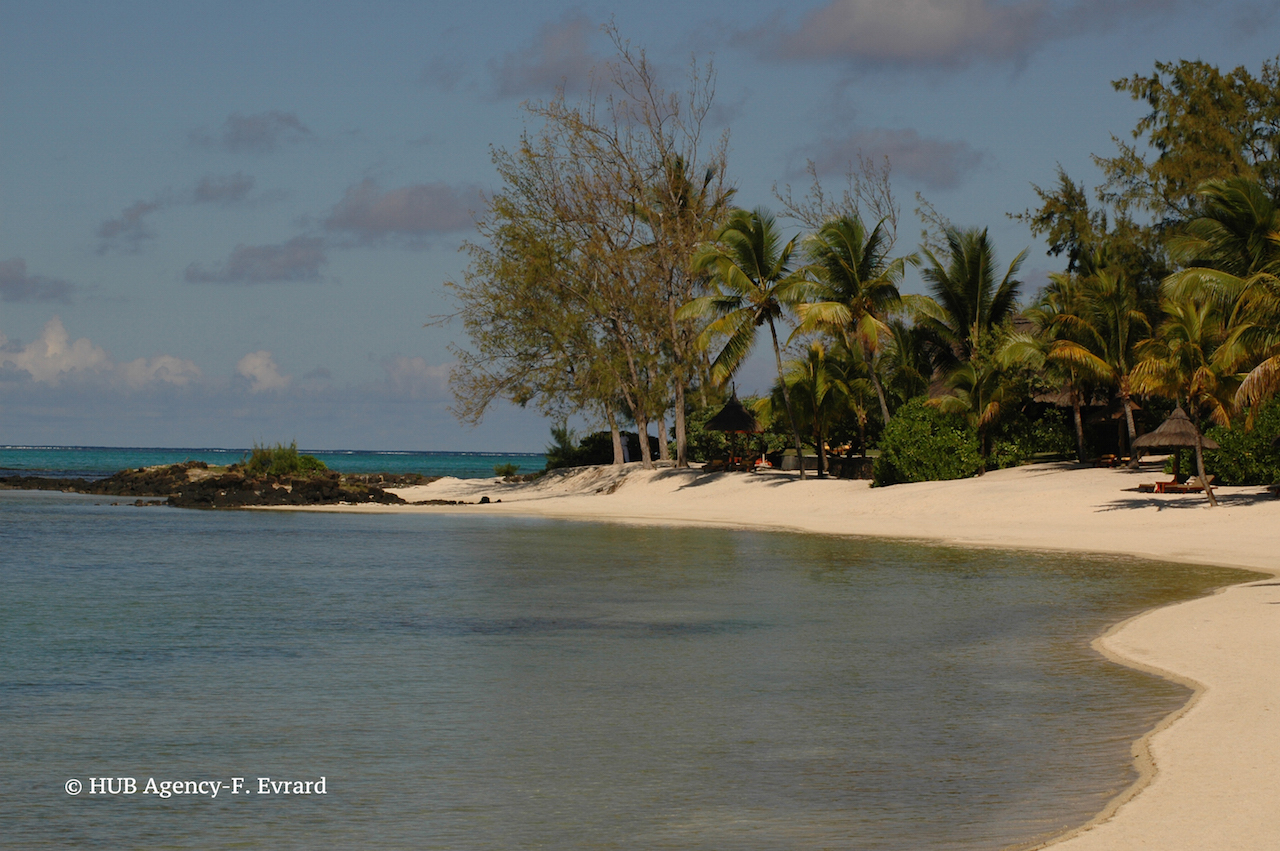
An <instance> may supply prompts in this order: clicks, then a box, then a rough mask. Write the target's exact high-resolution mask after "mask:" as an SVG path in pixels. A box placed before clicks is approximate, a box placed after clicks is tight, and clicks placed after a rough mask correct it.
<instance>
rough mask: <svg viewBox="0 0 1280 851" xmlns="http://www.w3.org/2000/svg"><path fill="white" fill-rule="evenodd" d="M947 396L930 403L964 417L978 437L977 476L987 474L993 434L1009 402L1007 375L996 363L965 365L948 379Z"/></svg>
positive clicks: (944, 410) (972, 362) (979, 362)
mask: <svg viewBox="0 0 1280 851" xmlns="http://www.w3.org/2000/svg"><path fill="white" fill-rule="evenodd" d="M947 387H948V388H949V389H950V390H951V394H950V395H948V396H939V397H937V398H935V399H930V400H929V401H928V402H926V403H925V404H928V405H932V406H933V407H935V408H937V409H938V410H940V411H942V412H943V413H947V414H962V415H963V416H964V418H965V419H966V420H968V421H969V425H971V426H972V427H973V429H974V431H976V432H977V433H978V447H979V453H980V456H981V462H980V465H979V467H978V475H979V476H981V475H982V474H983V473H985V472H986V471H987V458H988V457H989V456H990V455H991V430H992V429H993V428H994V427H995V426H996V424H997V423H999V422H1000V418H1001V417H1002V416H1003V415H1004V412H1005V408H1006V406H1007V403H1008V402H1009V400H1010V394H1009V384H1008V382H1006V381H1005V374H1004V373H1003V371H1002V370H1001V369H1000V368H999V367H998V366H997V365H996V364H994V363H991V362H987V361H984V360H975V361H966V362H965V363H962V364H960V365H959V366H957V367H956V368H955V369H954V370H952V372H951V374H950V375H948V376H947Z"/></svg>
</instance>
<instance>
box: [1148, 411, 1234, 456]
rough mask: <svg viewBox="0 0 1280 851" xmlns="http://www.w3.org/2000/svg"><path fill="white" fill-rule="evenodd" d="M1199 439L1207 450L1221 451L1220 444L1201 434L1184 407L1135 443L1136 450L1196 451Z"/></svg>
mask: <svg viewBox="0 0 1280 851" xmlns="http://www.w3.org/2000/svg"><path fill="white" fill-rule="evenodd" d="M1197 439H1198V440H1199V441H1200V446H1201V447H1203V448H1205V449H1220V448H1221V447H1220V446H1218V442H1217V441H1216V440H1214V439H1213V438H1211V437H1205V436H1203V435H1202V434H1200V430H1199V429H1197V428H1196V425H1195V423H1193V422H1191V418H1190V417H1188V416H1187V412H1186V411H1184V410H1182V406H1178V407H1177V408H1174V409H1173V413H1172V414H1170V415H1169V418H1168V419H1167V420H1165V421H1164V422H1162V423H1161V424H1160V427H1159V428H1157V429H1156V430H1155V431H1153V432H1151V433H1150V434H1144V435H1143V436H1142V437H1139V438H1138V439H1137V440H1135V441H1134V442H1133V448H1134V449H1195V447H1196V441H1197Z"/></svg>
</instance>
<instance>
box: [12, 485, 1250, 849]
mask: <svg viewBox="0 0 1280 851" xmlns="http://www.w3.org/2000/svg"><path fill="white" fill-rule="evenodd" d="M0 541H3V545H4V546H3V556H0V559H2V561H0V565H2V566H0V740H3V741H4V743H5V747H4V749H3V751H4V752H3V753H2V754H0V761H3V765H4V768H3V772H0V834H2V835H4V836H5V837H6V838H7V841H8V842H11V843H15V844H16V846H19V847H25V848H41V847H45V848H48V847H67V846H77V847H130V846H137V847H158V846H164V847H173V848H211V847H232V846H238V847H281V848H292V847H298V848H302V847H308V848H311V847H380V848H428V849H513V848H537V847H545V848H556V849H611V848H672V849H675V848H680V849H685V848H695V849H739V848H740V849H775V848H795V849H812V848H856V849H928V848H944V847H945V848H992V849H994V848H1000V847H1003V846H1005V845H1008V844H1010V843H1013V842H1018V841H1025V840H1028V839H1031V838H1034V837H1036V836H1039V835H1043V834H1045V833H1049V832H1053V831H1056V830H1059V829H1061V828H1064V827H1066V826H1069V825H1072V824H1076V823H1079V822H1082V821H1084V820H1086V819H1087V818H1088V817H1089V816H1090V815H1091V814H1093V813H1094V812H1096V811H1098V810H1099V809H1101V808H1102V806H1103V805H1104V804H1105V802H1106V800H1107V799H1108V798H1109V797H1111V796H1112V795H1114V794H1115V793H1116V792H1118V791H1120V790H1121V789H1123V788H1124V787H1125V786H1126V785H1127V784H1128V783H1130V782H1131V781H1132V779H1133V776H1132V769H1131V767H1130V762H1131V759H1130V756H1129V748H1130V745H1131V742H1132V741H1133V740H1134V739H1135V738H1137V737H1138V736H1140V735H1141V734H1142V732H1143V731H1144V730H1145V729H1148V728H1149V727H1151V726H1152V725H1153V724H1154V723H1155V722H1156V721H1157V720H1158V719H1159V718H1160V717H1161V716H1163V715H1164V714H1166V713H1168V712H1170V711H1172V710H1173V709H1175V708H1176V707H1177V706H1178V705H1180V703H1181V702H1182V701H1183V700H1185V698H1186V693H1185V691H1184V690H1183V689H1181V688H1179V687H1176V686H1173V685H1171V684H1168V683H1164V682H1162V681H1159V680H1155V679H1153V678H1151V677H1148V676H1146V675H1143V674H1139V673H1137V672H1133V671H1130V670H1127V669H1124V668H1120V667H1117V666H1115V665H1111V664H1108V663H1106V662H1104V661H1103V660H1101V658H1100V657H1098V656H1097V655H1096V654H1094V653H1093V652H1092V651H1091V650H1090V649H1089V646H1088V642H1089V640H1090V639H1091V638H1092V637H1093V636H1095V635H1097V634H1098V633H1099V632H1101V631H1102V630H1103V629H1104V628H1105V627H1106V625H1108V624H1109V623H1113V622H1115V621H1117V620H1119V619H1121V618H1123V617H1125V616H1127V615H1129V614H1132V613H1135V612H1137V611H1140V610H1141V609H1144V608H1147V607H1150V606H1153V605H1158V604H1161V603H1164V602H1168V601H1172V600H1175V599H1179V598H1185V597H1189V596H1194V595H1197V594H1200V593H1203V592H1204V591H1206V590H1207V589H1209V588H1211V587H1214V586H1217V585H1221V584H1225V583H1227V582H1231V581H1238V580H1239V579H1240V578H1242V575H1241V574H1240V573H1238V572H1234V571H1225V570H1210V569H1204V568H1191V567H1184V566H1179V565H1168V564H1151V563H1144V562H1137V561H1131V560H1123V559H1109V558H1093V557H1087V556H1063V555H1053V556H1037V555H1033V554H1026V553H1004V552H998V551H987V550H979V551H966V550H959V549H948V548H934V547H920V546H912V545H905V544H897V543H887V542H879V541H866V540H860V539H840V538H828V537H820V536H798V535H784V534H776V533H769V534H764V533H745V532H730V531H720V530H692V529H658V528H631V527H615V526H608V525H593V524H574V523H567V522H557V521H534V520H512V519H509V518H502V519H496V518H483V517H480V518H466V517H399V516H376V517H368V516H335V515H310V514H309V515H289V514H277V513H270V514H262V513H205V512H183V511H177V510H172V509H160V508H153V509H136V508H131V507H111V506H106V505H95V504H94V501H93V499H92V498H88V499H85V498H76V497H68V496H63V495H58V494H35V495H31V494H13V493H0ZM116 776H129V777H134V778H136V779H137V781H138V783H139V785H140V787H141V785H142V784H145V782H146V780H147V778H149V777H154V778H155V779H156V780H157V781H161V780H166V779H167V780H197V781H198V780H221V781H224V782H227V783H228V784H229V783H230V782H231V778H232V777H245V778H247V780H246V784H247V786H248V787H250V788H256V786H255V785H254V784H255V783H256V778H258V777H259V776H270V777H272V778H275V779H277V780H279V779H296V780H314V779H317V778H319V777H320V776H324V777H325V778H326V789H327V794H326V795H324V796H315V795H312V796H309V797H308V796H256V795H246V794H240V795H233V794H231V793H230V791H223V792H221V793H220V794H219V795H218V797H217V798H214V799H210V798H196V797H186V796H175V797H171V798H168V799H160V798H159V797H157V796H155V795H144V794H140V793H139V794H134V795H117V796H104V795H89V794H87V792H86V793H82V794H80V795H78V796H69V795H67V794H66V792H65V791H64V789H63V784H64V783H65V782H66V781H67V780H68V779H70V778H79V779H81V780H83V781H84V782H86V783H87V782H88V778H90V777H116Z"/></svg>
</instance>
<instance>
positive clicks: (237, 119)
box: [189, 110, 315, 154]
mask: <svg viewBox="0 0 1280 851" xmlns="http://www.w3.org/2000/svg"><path fill="white" fill-rule="evenodd" d="M314 135H315V134H313V133H312V132H311V129H310V128H309V127H307V126H306V125H305V124H303V123H302V121H301V120H300V119H299V118H298V116H297V115H295V114H294V113H292V112H280V111H279V110H271V111H269V112H258V113H254V114H253V115H241V114H239V113H232V114H231V115H229V116H227V120H226V121H224V122H222V127H221V128H220V129H219V130H218V131H216V132H215V131H211V130H209V129H208V128H199V129H196V130H192V131H191V133H190V135H189V138H190V139H191V142H192V143H193V144H196V145H200V146H201V147H207V148H221V149H222V150H224V151H227V152H228V153H232V154H239V153H251V154H269V153H271V152H273V151H275V150H277V149H278V148H279V147H280V146H281V144H284V143H297V142H304V141H306V140H308V139H311V138H313V137H314Z"/></svg>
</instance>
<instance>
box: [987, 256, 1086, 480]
mask: <svg viewBox="0 0 1280 851" xmlns="http://www.w3.org/2000/svg"><path fill="white" fill-rule="evenodd" d="M1083 290H1084V285H1083V281H1082V279H1081V278H1080V276H1079V275H1074V274H1063V275H1051V276H1050V283H1049V286H1047V287H1046V288H1045V290H1044V292H1043V293H1042V294H1041V297H1040V301H1039V302H1037V303H1036V304H1035V305H1033V306H1032V307H1031V308H1029V309H1028V310H1027V311H1026V312H1025V314H1024V315H1025V316H1026V317H1027V318H1028V319H1030V320H1031V321H1032V322H1033V323H1034V324H1035V326H1036V333H1034V334H1028V333H1022V332H1015V333H1013V334H1010V335H1009V338H1008V339H1007V340H1006V341H1005V343H1004V345H1003V346H1002V347H1001V349H1000V352H999V358H1000V361H1001V363H1002V364H1003V365H1005V366H1010V367H1015V366H1029V367H1031V368H1033V369H1038V370H1044V372H1045V374H1046V378H1048V379H1049V380H1050V381H1053V382H1055V383H1056V384H1057V385H1058V386H1061V387H1065V388H1066V391H1067V395H1068V396H1069V398H1070V399H1071V412H1072V421H1073V424H1074V426H1075V433H1076V459H1077V460H1079V461H1081V462H1083V461H1084V419H1083V417H1082V416H1081V413H1080V407H1081V404H1082V401H1083V399H1084V398H1085V395H1086V393H1087V392H1088V388H1089V387H1090V385H1091V384H1092V383H1093V382H1094V381H1096V380H1098V379H1101V378H1104V377H1105V376H1106V375H1107V374H1108V373H1109V369H1108V367H1107V365H1106V363H1104V362H1103V361H1102V359H1101V358H1099V357H1098V356H1097V355H1096V354H1095V353H1094V352H1093V351H1090V349H1089V344H1090V343H1093V342H1096V338H1097V334H1096V330H1095V329H1094V328H1093V326H1092V325H1091V324H1090V323H1089V321H1088V319H1087V317H1086V310H1085V299H1084V297H1083Z"/></svg>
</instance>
